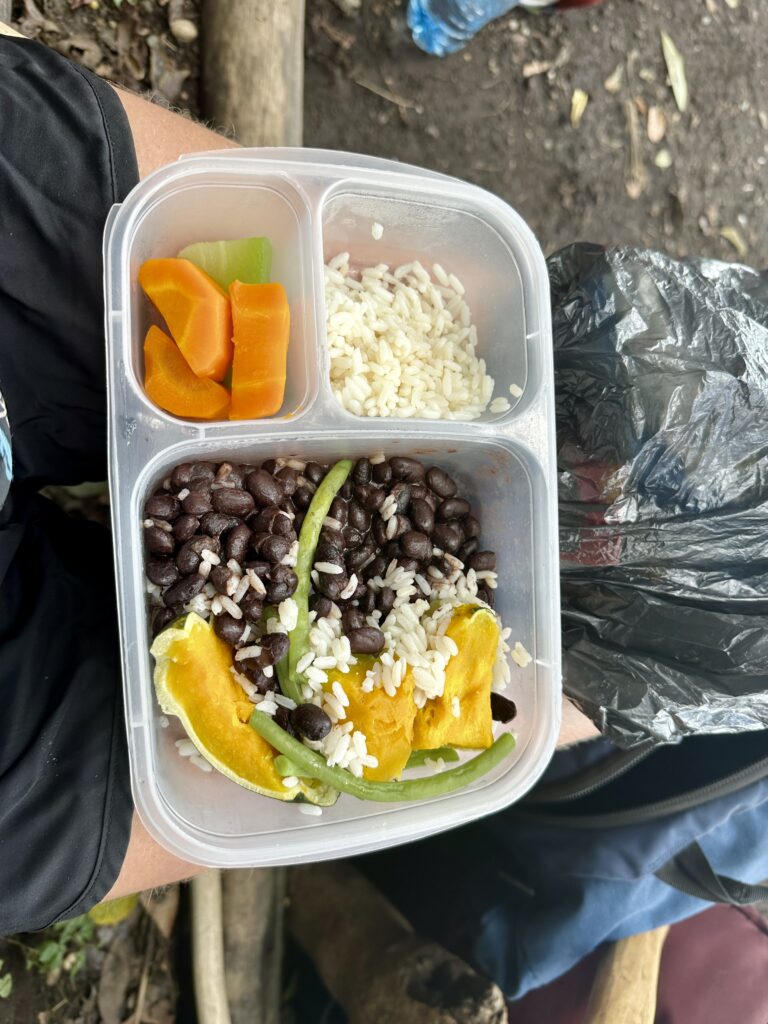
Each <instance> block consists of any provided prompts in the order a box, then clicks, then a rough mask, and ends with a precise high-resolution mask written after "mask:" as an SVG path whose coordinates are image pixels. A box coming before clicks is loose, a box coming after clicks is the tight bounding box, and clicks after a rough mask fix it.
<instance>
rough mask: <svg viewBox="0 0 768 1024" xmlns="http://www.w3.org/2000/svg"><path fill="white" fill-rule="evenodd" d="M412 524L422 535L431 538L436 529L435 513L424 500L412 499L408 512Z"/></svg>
mask: <svg viewBox="0 0 768 1024" xmlns="http://www.w3.org/2000/svg"><path fill="white" fill-rule="evenodd" d="M408 515H409V516H410V517H411V522H412V523H413V525H414V526H415V527H416V529H417V530H419V531H420V532H421V533H426V534H427V536H429V535H430V534H431V533H432V531H433V530H434V528H435V513H434V512H433V511H432V509H431V508H430V507H429V505H428V504H427V502H426V501H425V500H424V499H423V498H413V497H412V498H411V506H410V508H409V510H408Z"/></svg>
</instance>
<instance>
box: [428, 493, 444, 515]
mask: <svg viewBox="0 0 768 1024" xmlns="http://www.w3.org/2000/svg"><path fill="white" fill-rule="evenodd" d="M424 501H426V503H427V504H428V505H429V507H430V508H431V509H432V511H433V512H434V511H435V509H436V508H437V506H438V505H439V504H440V502H441V501H442V498H438V496H437V495H436V494H435V492H434V491H427V493H426V494H425V495H424Z"/></svg>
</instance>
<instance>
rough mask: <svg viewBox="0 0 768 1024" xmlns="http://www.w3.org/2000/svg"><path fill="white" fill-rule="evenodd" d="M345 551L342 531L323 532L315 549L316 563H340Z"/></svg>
mask: <svg viewBox="0 0 768 1024" xmlns="http://www.w3.org/2000/svg"><path fill="white" fill-rule="evenodd" d="M343 551H344V535H343V534H342V533H341V531H340V530H323V532H322V533H321V534H320V540H319V541H318V542H317V548H316V549H315V561H316V562H338V564H339V565H341V558H342V554H343Z"/></svg>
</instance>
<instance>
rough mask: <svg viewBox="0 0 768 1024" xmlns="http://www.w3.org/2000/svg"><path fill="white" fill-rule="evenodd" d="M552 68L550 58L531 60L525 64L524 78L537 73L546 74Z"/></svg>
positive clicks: (532, 76) (531, 76)
mask: <svg viewBox="0 0 768 1024" xmlns="http://www.w3.org/2000/svg"><path fill="white" fill-rule="evenodd" d="M551 69H552V61H550V60H529V61H528V63H527V64H523V78H534V77H535V76H536V75H544V74H546V73H547V71H550V70H551Z"/></svg>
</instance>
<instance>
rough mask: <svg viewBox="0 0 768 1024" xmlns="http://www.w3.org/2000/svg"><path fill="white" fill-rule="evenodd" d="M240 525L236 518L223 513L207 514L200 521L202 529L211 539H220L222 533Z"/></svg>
mask: <svg viewBox="0 0 768 1024" xmlns="http://www.w3.org/2000/svg"><path fill="white" fill-rule="evenodd" d="M239 524H240V520H239V519H238V518H237V517H236V516H228V515H225V514H224V513H223V512H206V513H205V515H204V516H203V517H202V518H201V520H200V529H201V530H202V531H203V532H204V533H207V534H208V536H209V537H220V536H221V535H222V533H226V531H227V530H231V529H232V528H233V527H235V526H238V525H239Z"/></svg>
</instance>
